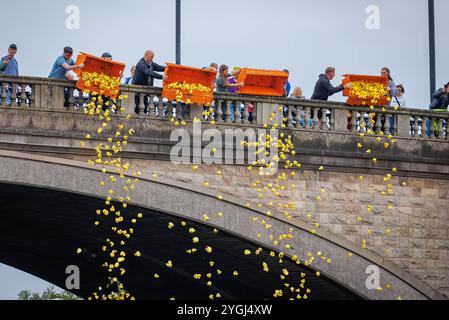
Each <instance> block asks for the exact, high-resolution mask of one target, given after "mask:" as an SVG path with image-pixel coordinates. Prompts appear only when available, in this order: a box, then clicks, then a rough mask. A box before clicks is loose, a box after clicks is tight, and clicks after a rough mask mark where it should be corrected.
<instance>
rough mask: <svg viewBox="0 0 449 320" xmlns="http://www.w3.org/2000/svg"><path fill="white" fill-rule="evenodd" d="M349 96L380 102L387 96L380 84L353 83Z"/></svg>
mask: <svg viewBox="0 0 449 320" xmlns="http://www.w3.org/2000/svg"><path fill="white" fill-rule="evenodd" d="M351 96H353V97H357V98H359V99H362V100H380V99H381V98H383V97H386V96H388V91H387V89H386V88H385V86H384V85H383V84H381V83H373V82H367V81H363V80H362V81H354V82H352V83H351Z"/></svg>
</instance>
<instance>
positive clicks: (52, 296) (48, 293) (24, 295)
mask: <svg viewBox="0 0 449 320" xmlns="http://www.w3.org/2000/svg"><path fill="white" fill-rule="evenodd" d="M17 296H18V300H81V299H80V298H78V297H77V296H75V295H74V294H73V293H70V292H68V291H61V292H56V290H55V287H53V286H51V287H48V288H47V289H45V291H44V292H42V293H32V292H30V291H28V290H23V291H21V292H20V293H19V294H18V295H17Z"/></svg>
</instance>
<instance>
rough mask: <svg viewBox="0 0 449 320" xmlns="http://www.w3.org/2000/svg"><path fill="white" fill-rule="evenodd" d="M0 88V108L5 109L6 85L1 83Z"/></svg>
mask: <svg viewBox="0 0 449 320" xmlns="http://www.w3.org/2000/svg"><path fill="white" fill-rule="evenodd" d="M0 88H1V91H0V98H1V100H2V101H1V106H2V107H6V83H4V82H3V83H1V84H0Z"/></svg>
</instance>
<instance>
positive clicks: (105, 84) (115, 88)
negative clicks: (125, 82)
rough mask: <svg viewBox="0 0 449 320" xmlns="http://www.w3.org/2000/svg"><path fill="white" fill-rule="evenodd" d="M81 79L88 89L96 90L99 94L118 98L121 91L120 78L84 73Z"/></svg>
mask: <svg viewBox="0 0 449 320" xmlns="http://www.w3.org/2000/svg"><path fill="white" fill-rule="evenodd" d="M81 79H82V80H83V81H84V84H85V85H86V87H87V88H95V89H96V90H95V91H97V92H98V93H99V94H101V95H107V96H112V97H114V96H117V95H118V94H119V91H120V78H116V77H111V76H108V75H105V74H99V73H97V72H83V73H82V75H81Z"/></svg>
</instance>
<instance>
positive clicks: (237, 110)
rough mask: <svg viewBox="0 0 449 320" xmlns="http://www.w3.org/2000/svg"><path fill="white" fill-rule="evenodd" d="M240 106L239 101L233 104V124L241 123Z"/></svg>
mask: <svg viewBox="0 0 449 320" xmlns="http://www.w3.org/2000/svg"><path fill="white" fill-rule="evenodd" d="M241 104H242V103H241V102H240V101H235V102H234V123H242V119H241V112H240V107H241Z"/></svg>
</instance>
